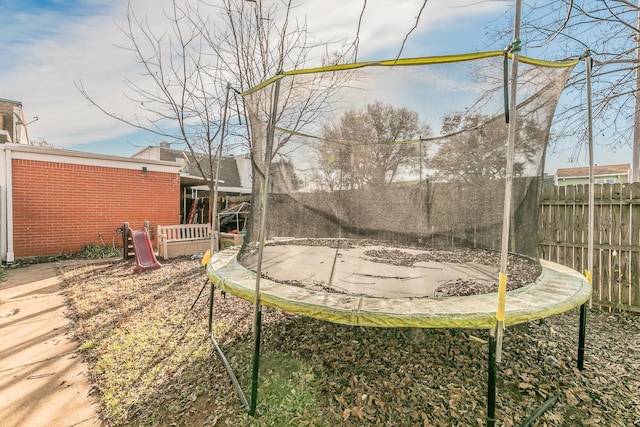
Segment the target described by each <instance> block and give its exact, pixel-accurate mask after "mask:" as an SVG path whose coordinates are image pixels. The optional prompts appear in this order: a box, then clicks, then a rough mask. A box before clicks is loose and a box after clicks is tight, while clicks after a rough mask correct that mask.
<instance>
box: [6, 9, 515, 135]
mask: <svg viewBox="0 0 640 427" xmlns="http://www.w3.org/2000/svg"><path fill="white" fill-rule="evenodd" d="M165 1H166V0H165ZM159 3H160V2H159V1H158V0H134V1H133V7H134V9H135V10H136V12H137V15H138V17H140V18H141V17H143V16H145V15H150V16H151V18H153V19H152V22H154V25H157V23H158V22H161V20H158V19H157V18H158V17H159V16H161V15H160V14H161V13H162V7H161V6H160V5H159ZM163 3H164V2H163ZM362 4H363V2H362V1H361V0H357V1H356V0H323V1H315V0H305V1H301V2H300V5H299V6H297V7H296V9H295V11H294V13H295V17H296V19H299V20H300V21H302V20H305V19H306V20H307V22H308V28H309V30H310V31H311V32H312V33H313V34H314V37H315V39H316V40H317V41H324V40H332V41H334V42H337V43H338V44H342V43H347V44H348V43H351V42H352V41H353V39H354V37H355V35H356V28H357V24H358V19H359V16H360V12H361V8H362ZM421 5H422V1H421V0H401V1H393V2H390V1H383V0H377V1H376V0H370V1H368V2H367V8H366V10H365V13H364V16H363V20H362V27H361V30H360V33H359V37H360V56H359V57H360V58H361V59H372V58H373V57H375V56H376V52H378V51H380V50H387V51H395V50H396V49H399V46H400V45H401V43H402V40H403V39H404V36H405V35H406V34H407V32H408V31H409V30H410V29H411V27H412V26H413V24H414V21H415V17H416V15H417V14H418V12H419V8H420V6H421ZM455 5H456V4H454V6H455ZM458 5H460V2H458ZM73 7H74V8H73V9H72V8H71V7H69V8H68V9H67V10H66V11H63V13H59V12H47V11H43V10H38V9H34V8H31V9H27V10H19V9H16V10H13V11H11V14H10V16H11V19H9V20H8V21H9V22H8V24H7V25H4V26H3V27H2V29H0V37H1V38H3V39H5V40H10V42H9V43H8V44H5V45H4V46H3V47H2V54H1V55H0V56H2V58H3V67H2V68H0V81H2V91H1V92H0V97H1V98H8V99H12V100H16V101H21V102H22V103H23V107H24V111H25V115H26V117H27V119H28V120H30V119H31V117H33V116H38V118H39V120H38V121H37V122H35V123H33V124H31V125H30V128H29V134H30V136H31V137H32V138H44V139H46V140H48V141H49V142H52V143H54V144H56V145H63V146H67V147H70V148H73V145H76V144H82V143H88V142H95V141H99V140H108V139H113V138H118V137H122V138H126V137H127V135H132V134H134V133H135V132H134V131H133V130H132V128H130V127H129V126H127V125H125V124H122V123H119V122H118V121H116V120H114V119H112V118H110V117H108V116H106V115H105V114H104V113H102V112H100V111H99V110H98V109H97V108H95V107H91V106H90V105H89V103H88V102H87V101H86V100H85V99H84V98H83V97H82V95H81V94H80V93H79V91H78V90H77V89H76V87H75V82H80V81H82V83H83V84H84V86H85V88H86V89H87V90H88V91H89V92H90V94H91V95H92V96H95V99H97V100H98V101H99V102H100V103H101V105H104V106H105V107H106V108H107V109H109V110H110V111H113V112H116V113H123V114H130V113H132V112H133V106H132V105H131V103H130V102H128V101H127V100H126V98H125V97H124V96H123V95H122V93H123V91H124V90H125V85H124V78H125V76H130V77H132V78H138V77H139V70H138V69H137V68H136V64H135V63H134V61H133V57H132V54H131V53H130V52H127V51H126V50H123V49H120V48H118V47H116V45H120V46H122V45H126V40H125V39H124V36H123V35H122V33H121V32H120V30H119V29H118V28H117V26H116V23H119V24H120V25H122V24H124V23H125V19H126V7H127V1H126V0H113V1H107V0H90V1H89V0H85V1H83V2H74V5H73ZM504 8H505V4H504V3H501V2H489V3H481V4H479V5H472V6H468V7H452V5H451V3H450V2H447V1H444V0H442V1H434V0H431V1H428V2H427V7H426V8H425V10H424V12H423V14H422V18H421V21H420V26H419V28H418V29H417V30H416V31H415V32H414V34H413V35H412V38H418V37H420V35H424V34H427V33H429V32H431V31H436V30H437V29H440V28H443V27H451V26H453V25H455V24H456V22H457V21H459V20H462V19H466V18H469V17H473V16H478V15H483V16H484V15H486V14H493V15H496V14H497V13H500V11H501V10H504ZM3 24H4V23H3ZM376 59H379V58H376ZM149 139H151V137H150V138H149Z"/></svg>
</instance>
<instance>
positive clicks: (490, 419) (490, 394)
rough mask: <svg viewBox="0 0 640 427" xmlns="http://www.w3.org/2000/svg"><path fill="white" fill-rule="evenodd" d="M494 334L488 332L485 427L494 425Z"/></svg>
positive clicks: (491, 331) (495, 366)
mask: <svg viewBox="0 0 640 427" xmlns="http://www.w3.org/2000/svg"><path fill="white" fill-rule="evenodd" d="M496 368H497V365H496V333H495V330H494V329H491V330H490V331H489V372H488V381H487V384H488V388H487V427H494V426H495V424H496Z"/></svg>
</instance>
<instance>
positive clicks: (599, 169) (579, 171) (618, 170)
mask: <svg viewBox="0 0 640 427" xmlns="http://www.w3.org/2000/svg"><path fill="white" fill-rule="evenodd" d="M630 170H631V165H630V164H629V163H624V164H619V165H604V166H598V165H595V166H594V167H593V175H594V176H603V175H606V176H610V175H627V174H628V173H629V171H630ZM588 176H589V168H588V167H582V168H562V169H558V170H557V171H556V177H558V178H585V177H588Z"/></svg>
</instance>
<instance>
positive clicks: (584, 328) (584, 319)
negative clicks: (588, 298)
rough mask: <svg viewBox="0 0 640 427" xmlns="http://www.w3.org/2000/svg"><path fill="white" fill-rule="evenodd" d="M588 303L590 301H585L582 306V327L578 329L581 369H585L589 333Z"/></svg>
mask: <svg viewBox="0 0 640 427" xmlns="http://www.w3.org/2000/svg"><path fill="white" fill-rule="evenodd" d="M587 304H588V303H586V302H585V303H584V304H582V305H581V306H580V327H579V330H578V369H579V370H580V371H582V370H583V369H584V347H585V338H586V335H587Z"/></svg>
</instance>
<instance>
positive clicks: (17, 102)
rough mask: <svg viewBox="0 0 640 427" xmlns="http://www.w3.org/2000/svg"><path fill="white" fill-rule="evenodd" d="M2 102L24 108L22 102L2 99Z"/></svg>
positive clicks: (0, 100) (0, 99)
mask: <svg viewBox="0 0 640 427" xmlns="http://www.w3.org/2000/svg"><path fill="white" fill-rule="evenodd" d="M0 102H8V103H10V104H15V105H19V106H21V107H22V102H20V101H14V100H12V99H7V98H0Z"/></svg>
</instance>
